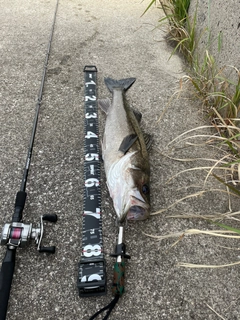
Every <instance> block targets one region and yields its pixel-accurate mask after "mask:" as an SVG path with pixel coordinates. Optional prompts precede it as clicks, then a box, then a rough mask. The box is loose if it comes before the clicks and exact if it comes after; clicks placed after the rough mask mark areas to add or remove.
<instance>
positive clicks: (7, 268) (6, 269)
mask: <svg viewBox="0 0 240 320" xmlns="http://www.w3.org/2000/svg"><path fill="white" fill-rule="evenodd" d="M15 256H16V249H12V250H11V249H7V251H6V254H5V257H4V259H3V262H2V267H1V271H0V320H5V319H6V315H7V307H8V299H9V296H10V290H11V285H12V278H13V273H14V267H15Z"/></svg>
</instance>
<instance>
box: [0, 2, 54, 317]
mask: <svg viewBox="0 0 240 320" xmlns="http://www.w3.org/2000/svg"><path fill="white" fill-rule="evenodd" d="M58 4H59V0H57V2H56V6H55V11H54V17H53V23H52V26H51V32H50V38H49V41H48V45H47V51H46V58H45V62H44V67H43V73H42V78H41V84H40V89H39V93H38V97H37V103H36V112H35V117H34V121H33V127H32V133H31V138H30V143H29V148H28V152H27V158H26V162H25V167H24V172H23V177H22V181H21V186H20V190H19V191H18V192H17V195H16V200H15V207H14V213H13V216H12V221H11V223H6V224H5V225H4V227H3V229H2V233H1V245H6V246H7V250H6V253H5V257H4V259H3V262H2V266H1V271H0V320H5V319H6V314H7V307H8V300H9V296H10V290H11V285H12V279H13V274H14V269H15V257H16V249H17V248H19V247H22V248H24V247H26V246H27V244H28V243H29V242H30V240H34V241H35V243H36V245H37V250H38V251H39V252H47V253H54V252H55V247H54V246H51V247H44V246H42V238H43V233H44V225H43V221H49V222H56V221H57V215H56V214H51V215H50V214H45V215H43V216H41V217H40V223H39V224H38V225H37V227H36V228H33V227H32V224H31V223H28V224H27V223H23V218H22V213H23V209H24V206H25V202H26V197H27V193H26V185H27V179H28V173H29V169H30V164H31V159H32V152H33V146H34V139H35V135H36V130H37V123H38V116H39V111H40V106H41V102H42V97H43V90H44V84H45V79H46V73H47V67H48V60H49V56H50V50H51V44H52V39H53V33H54V27H55V23H56V16H57V10H58Z"/></svg>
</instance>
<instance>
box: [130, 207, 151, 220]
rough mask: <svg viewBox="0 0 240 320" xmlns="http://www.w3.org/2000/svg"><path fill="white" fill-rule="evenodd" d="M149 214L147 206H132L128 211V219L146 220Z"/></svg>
mask: <svg viewBox="0 0 240 320" xmlns="http://www.w3.org/2000/svg"><path fill="white" fill-rule="evenodd" d="M148 216H149V214H148V210H147V208H144V207H140V206H132V207H130V208H129V210H128V213H127V219H128V220H145V219H147V217H148Z"/></svg>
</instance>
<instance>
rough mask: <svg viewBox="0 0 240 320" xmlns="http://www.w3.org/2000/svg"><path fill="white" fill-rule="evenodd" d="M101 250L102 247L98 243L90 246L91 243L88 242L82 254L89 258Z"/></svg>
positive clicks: (97, 254) (98, 253)
mask: <svg viewBox="0 0 240 320" xmlns="http://www.w3.org/2000/svg"><path fill="white" fill-rule="evenodd" d="M101 252H102V248H101V247H100V245H99V244H95V245H94V246H92V245H91V244H88V245H87V246H85V247H84V248H83V255H84V257H87V258H90V257H92V256H95V257H97V256H99V255H100V254H101Z"/></svg>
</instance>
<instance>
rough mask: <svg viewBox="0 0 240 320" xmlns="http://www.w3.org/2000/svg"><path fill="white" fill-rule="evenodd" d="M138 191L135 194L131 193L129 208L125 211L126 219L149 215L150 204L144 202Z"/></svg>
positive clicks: (142, 217) (143, 217)
mask: <svg viewBox="0 0 240 320" xmlns="http://www.w3.org/2000/svg"><path fill="white" fill-rule="evenodd" d="M139 195H140V193H139V194H138V195H137V196H136V195H134V196H133V195H131V197H130V203H129V209H128V211H127V219H128V220H134V221H135V220H145V219H147V218H148V217H149V214H150V211H149V209H150V206H149V205H148V204H147V203H146V202H145V200H144V199H143V198H142V196H141V195H140V197H139Z"/></svg>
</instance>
